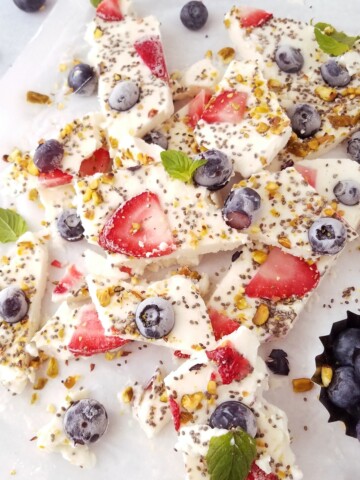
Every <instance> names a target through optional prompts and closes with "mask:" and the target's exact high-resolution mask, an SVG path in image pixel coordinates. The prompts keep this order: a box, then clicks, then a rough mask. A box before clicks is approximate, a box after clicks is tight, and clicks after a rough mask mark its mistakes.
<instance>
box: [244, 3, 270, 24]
mask: <svg viewBox="0 0 360 480" xmlns="http://www.w3.org/2000/svg"><path fill="white" fill-rule="evenodd" d="M238 11H239V13H240V14H239V20H240V25H241V26H242V27H243V28H254V27H261V26H262V25H264V23H266V22H268V21H269V20H271V19H272V18H273V14H272V13H269V12H266V11H265V10H259V9H257V8H253V7H245V6H244V7H239V9H238Z"/></svg>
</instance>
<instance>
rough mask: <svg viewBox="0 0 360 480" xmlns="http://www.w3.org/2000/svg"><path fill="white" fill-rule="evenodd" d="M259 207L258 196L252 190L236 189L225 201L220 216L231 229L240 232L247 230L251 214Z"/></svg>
mask: <svg viewBox="0 0 360 480" xmlns="http://www.w3.org/2000/svg"><path fill="white" fill-rule="evenodd" d="M260 205H261V198H260V195H259V194H258V193H257V192H256V191H255V190H253V189H252V188H248V187H245V188H236V189H235V190H232V191H231V192H230V194H229V196H228V197H227V199H226V200H225V203H224V207H223V209H222V215H223V219H224V221H225V223H226V224H227V225H229V227H231V228H236V229H237V230H242V229H244V228H248V227H249V226H250V224H251V221H252V216H253V214H254V213H255V212H256V211H257V210H259V208H260Z"/></svg>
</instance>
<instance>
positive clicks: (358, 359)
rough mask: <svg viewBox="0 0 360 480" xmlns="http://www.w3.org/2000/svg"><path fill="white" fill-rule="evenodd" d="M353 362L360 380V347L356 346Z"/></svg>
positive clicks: (356, 375)
mask: <svg viewBox="0 0 360 480" xmlns="http://www.w3.org/2000/svg"><path fill="white" fill-rule="evenodd" d="M353 364H354V371H355V378H356V380H357V381H358V382H360V347H359V348H355V353H354V355H353Z"/></svg>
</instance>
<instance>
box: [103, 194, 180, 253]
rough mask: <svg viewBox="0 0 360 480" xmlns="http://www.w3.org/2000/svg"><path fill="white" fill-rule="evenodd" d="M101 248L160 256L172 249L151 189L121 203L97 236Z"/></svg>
mask: <svg viewBox="0 0 360 480" xmlns="http://www.w3.org/2000/svg"><path fill="white" fill-rule="evenodd" d="M99 244H100V246H101V247H103V248H104V249H105V250H108V251H110V252H115V253H123V254H125V255H129V256H132V257H138V258H151V257H163V256H164V255H169V254H170V253H171V252H173V251H174V250H176V245H175V243H174V239H173V236H172V233H171V230H170V227H169V224H168V220H167V217H166V215H165V213H164V211H163V209H162V207H161V205H160V201H159V198H158V196H157V195H155V193H151V192H144V193H141V194H140V195H137V196H136V197H133V198H131V199H130V200H128V201H127V202H126V203H125V204H124V205H121V206H120V207H119V208H118V209H117V210H116V211H115V212H114V213H113V214H112V215H111V217H110V218H109V219H108V221H107V222H106V224H105V226H104V228H103V230H102V232H101V233H100V236H99Z"/></svg>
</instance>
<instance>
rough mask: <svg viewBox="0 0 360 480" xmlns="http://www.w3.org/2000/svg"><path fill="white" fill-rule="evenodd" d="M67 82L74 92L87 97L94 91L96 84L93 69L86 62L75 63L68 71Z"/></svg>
mask: <svg viewBox="0 0 360 480" xmlns="http://www.w3.org/2000/svg"><path fill="white" fill-rule="evenodd" d="M68 84H69V87H70V88H72V89H73V91H74V93H77V94H78V95H83V96H84V97H89V96H90V95H92V94H93V93H94V92H95V90H96V86H97V77H96V73H95V70H94V69H93V68H92V67H91V66H90V65H87V64H86V63H79V64H78V65H75V67H73V68H72V69H71V70H70V72H69V75H68Z"/></svg>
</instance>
